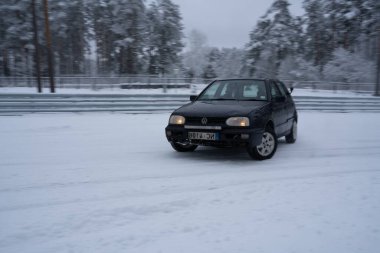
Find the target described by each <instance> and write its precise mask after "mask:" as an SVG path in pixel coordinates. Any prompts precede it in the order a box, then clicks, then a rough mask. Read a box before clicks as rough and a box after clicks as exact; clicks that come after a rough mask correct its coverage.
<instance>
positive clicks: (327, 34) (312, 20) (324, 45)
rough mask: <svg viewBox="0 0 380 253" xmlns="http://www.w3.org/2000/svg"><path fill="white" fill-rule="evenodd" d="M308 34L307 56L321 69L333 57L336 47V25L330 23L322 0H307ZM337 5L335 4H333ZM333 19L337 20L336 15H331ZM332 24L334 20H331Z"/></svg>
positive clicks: (306, 18) (306, 38)
mask: <svg viewBox="0 0 380 253" xmlns="http://www.w3.org/2000/svg"><path fill="white" fill-rule="evenodd" d="M303 6H304V8H305V11H306V14H305V20H306V25H307V29H306V34H305V57H306V59H307V60H308V61H311V62H312V63H313V64H314V65H315V66H318V67H319V68H320V70H322V69H323V66H324V65H325V64H326V63H327V62H328V61H329V60H330V59H331V55H332V51H333V50H334V47H335V44H336V42H335V39H334V33H335V31H336V30H337V27H336V26H331V25H328V24H329V22H327V19H326V18H325V15H328V14H326V13H325V5H324V3H323V1H320V0H305V1H304V3H303ZM332 6H335V5H332ZM330 19H331V20H335V18H334V15H330ZM330 23H331V24H335V23H333V21H331V22H330Z"/></svg>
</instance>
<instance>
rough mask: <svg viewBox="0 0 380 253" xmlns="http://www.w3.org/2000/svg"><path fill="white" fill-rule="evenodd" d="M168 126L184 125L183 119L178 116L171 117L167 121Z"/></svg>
mask: <svg viewBox="0 0 380 253" xmlns="http://www.w3.org/2000/svg"><path fill="white" fill-rule="evenodd" d="M169 124H171V125H184V124H185V117H183V116H179V115H172V116H170V119H169Z"/></svg>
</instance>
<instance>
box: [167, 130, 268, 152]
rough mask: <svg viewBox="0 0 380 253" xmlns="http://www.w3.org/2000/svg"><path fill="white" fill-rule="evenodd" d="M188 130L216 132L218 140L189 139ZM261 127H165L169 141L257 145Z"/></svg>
mask: <svg viewBox="0 0 380 253" xmlns="http://www.w3.org/2000/svg"><path fill="white" fill-rule="evenodd" d="M189 132H202V133H218V136H219V138H218V140H215V141H214V140H190V139H189ZM263 133H264V130H263V129H258V128H239V129H236V128H223V127H221V129H197V128H196V127H194V126H192V128H191V129H187V128H185V127H184V126H175V125H169V126H167V127H166V128H165V134H166V138H167V140H168V141H169V142H180V143H191V144H195V145H203V146H220V147H231V146H247V145H251V146H257V145H259V144H260V143H261V139H262V135H263Z"/></svg>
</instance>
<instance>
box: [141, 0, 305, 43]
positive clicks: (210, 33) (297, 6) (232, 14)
mask: <svg viewBox="0 0 380 253" xmlns="http://www.w3.org/2000/svg"><path fill="white" fill-rule="evenodd" d="M172 1H173V2H174V3H176V4H178V5H179V6H180V10H181V14H182V18H183V24H184V26H185V34H186V35H187V34H188V33H189V31H191V30H192V29H196V30H199V31H201V32H202V33H204V34H205V35H207V38H208V45H209V46H217V47H237V48H242V47H244V45H245V44H246V43H247V42H248V39H249V33H250V32H251V31H252V29H253V27H254V26H255V24H256V22H257V20H258V19H259V18H260V17H261V16H263V15H264V14H265V12H266V11H267V10H268V8H269V7H270V6H271V4H272V3H273V0H172ZM148 2H149V1H148ZM302 2H303V0H289V3H290V4H291V6H290V11H291V13H292V14H293V15H301V14H302V13H303V9H302Z"/></svg>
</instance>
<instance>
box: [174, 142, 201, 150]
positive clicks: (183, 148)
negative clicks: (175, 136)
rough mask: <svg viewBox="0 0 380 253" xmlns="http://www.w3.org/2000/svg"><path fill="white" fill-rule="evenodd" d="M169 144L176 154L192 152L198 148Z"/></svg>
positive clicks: (177, 143) (191, 145)
mask: <svg viewBox="0 0 380 253" xmlns="http://www.w3.org/2000/svg"><path fill="white" fill-rule="evenodd" d="M170 144H171V145H172V147H173V149H174V150H175V151H178V152H193V151H194V150H195V149H196V148H197V147H198V146H197V145H193V144H190V143H180V142H170Z"/></svg>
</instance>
